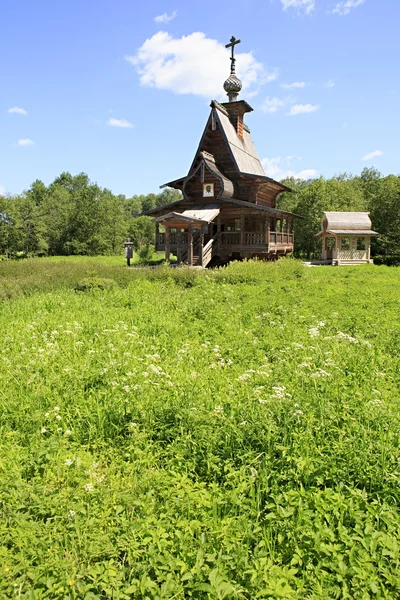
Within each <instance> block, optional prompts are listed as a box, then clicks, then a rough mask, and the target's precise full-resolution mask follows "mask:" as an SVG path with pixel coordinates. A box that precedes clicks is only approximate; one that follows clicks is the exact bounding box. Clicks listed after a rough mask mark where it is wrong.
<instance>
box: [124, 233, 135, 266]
mask: <svg viewBox="0 0 400 600" xmlns="http://www.w3.org/2000/svg"><path fill="white" fill-rule="evenodd" d="M124 247H125V258H126V264H127V265H128V267H130V266H131V258H133V242H132V241H131V238H129V237H128V238H127V240H126V242H124Z"/></svg>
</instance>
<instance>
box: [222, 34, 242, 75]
mask: <svg viewBox="0 0 400 600" xmlns="http://www.w3.org/2000/svg"><path fill="white" fill-rule="evenodd" d="M240 42H241V40H237V39H236V38H235V36H232V37H231V39H230V43H229V44H226V45H225V48H232V55H231V73H234V72H235V61H236V58H235V46H236V44H240Z"/></svg>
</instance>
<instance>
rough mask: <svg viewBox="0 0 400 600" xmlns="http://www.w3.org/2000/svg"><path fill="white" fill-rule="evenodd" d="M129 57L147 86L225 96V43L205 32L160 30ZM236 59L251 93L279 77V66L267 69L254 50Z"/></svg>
mask: <svg viewBox="0 0 400 600" xmlns="http://www.w3.org/2000/svg"><path fill="white" fill-rule="evenodd" d="M125 59H126V60H127V61H128V62H130V63H131V64H132V65H133V66H134V68H135V70H136V71H137V73H138V74H139V80H140V83H141V85H143V86H147V87H154V88H158V89H162V90H169V91H171V92H173V93H175V94H194V95H197V96H202V97H205V98H210V97H217V98H221V97H223V94H224V92H223V88H222V86H223V82H224V81H225V79H226V78H227V77H228V75H229V68H230V63H229V53H228V51H227V49H226V48H225V46H224V45H223V44H220V43H219V42H218V41H217V40H213V39H211V38H208V37H207V36H206V35H205V34H204V33H202V32H194V33H191V34H189V35H186V36H182V37H181V38H174V37H173V36H171V35H170V34H169V33H167V32H165V31H159V32H158V33H156V34H155V35H153V36H152V37H151V38H149V39H147V40H146V41H145V42H144V43H143V44H142V46H141V47H140V48H139V49H138V51H137V52H136V54H135V55H133V56H125ZM236 59H237V62H236V72H237V75H238V77H239V78H240V79H241V80H242V82H243V89H244V90H247V92H248V93H251V92H252V91H254V90H255V89H257V88H258V87H259V86H260V85H262V84H264V83H267V82H268V81H273V80H274V79H276V78H277V77H278V72H277V69H273V70H267V69H265V68H264V66H263V65H262V64H261V63H260V62H258V61H257V60H256V59H255V58H254V56H253V55H252V54H251V52H237V54H236Z"/></svg>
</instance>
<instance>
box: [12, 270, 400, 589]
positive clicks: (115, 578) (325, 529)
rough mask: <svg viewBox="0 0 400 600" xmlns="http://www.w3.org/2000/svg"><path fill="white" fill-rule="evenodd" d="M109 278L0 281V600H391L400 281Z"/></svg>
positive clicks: (275, 274)
mask: <svg viewBox="0 0 400 600" xmlns="http://www.w3.org/2000/svg"><path fill="white" fill-rule="evenodd" d="M107 260H110V262H109V264H107ZM107 260H105V259H102V260H101V261H99V262H97V263H96V261H95V260H94V259H91V261H83V262H82V263H79V261H76V260H75V261H69V260H65V261H63V260H61V261H56V260H53V261H36V262H34V261H32V262H29V263H28V262H26V263H22V262H21V263H19V264H18V267H19V266H20V265H22V267H24V266H25V269H26V268H27V271H24V270H23V268H21V270H20V271H16V272H13V271H12V270H10V272H9V274H8V275H7V278H8V281H9V285H12V284H15V285H19V286H21V287H24V286H25V289H29V293H30V294H29V295H27V296H25V297H20V298H16V299H14V300H11V301H4V302H2V303H1V304H0V341H1V343H0V443H1V448H0V457H1V458H0V569H1V576H0V597H1V598H27V599H32V600H33V599H34V600H42V599H45V598H46V599H52V600H58V599H60V600H61V599H63V600H64V599H87V600H89V599H90V600H94V599H101V600H106V599H110V598H113V599H121V600H122V599H126V600H128V599H131V598H135V599H140V600H145V599H146V600H161V599H171V600H172V598H174V599H184V598H194V599H234V598H238V599H247V600H254V599H256V598H271V599H275V598H288V599H299V600H300V599H321V600H327V599H335V598H337V599H339V598H340V599H341V598H349V599H350V598H351V599H360V600H361V599H362V600H366V599H375V598H386V599H394V598H398V597H400V569H399V531H400V515H399V501H400V487H399V479H400V447H399V440H400V435H399V434H400V418H399V408H400V402H399V372H400V371H399V369H400V343H399V342H400V322H399V308H400V271H398V270H396V269H393V268H388V267H384V266H382V267H375V266H372V265H371V266H366V267H363V266H361V267H349V268H336V269H335V268H329V267H317V268H312V269H310V268H306V267H303V266H302V265H301V264H300V263H298V262H296V261H293V260H284V261H279V262H277V263H272V264H264V263H259V262H248V263H232V264H231V265H230V266H229V267H227V268H223V269H220V270H216V271H212V272H211V271H205V272H202V271H200V272H199V271H194V270H188V269H171V268H168V267H162V268H160V269H148V270H144V269H143V270H141V269H137V270H135V269H130V270H129V269H127V268H125V270H124V271H122V267H121V270H120V269H119V267H116V266H115V264H112V261H111V259H107ZM89 263H90V265H89ZM95 263H96V264H95ZM43 265H44V266H43ZM46 265H47V266H46ZM93 265H95V266H93ZM53 267H54V268H53ZM7 268H8V267H7ZM36 268H37V270H36ZM89 268H90V269H93V270H95V271H96V275H92V276H93V277H95V276H96V277H104V278H106V279H112V280H114V282H115V283H114V284H113V285H110V286H105V287H106V289H101V286H100V287H99V286H90V285H88V286H86V287H85V290H86V291H82V292H80V293H78V292H75V291H74V288H75V287H76V286H77V284H78V283H79V281H81V280H82V279H83V278H85V277H91V275H88V274H87V270H88V269H89ZM41 269H48V271H47V272H48V273H49V279H48V280H47V279H46V275H45V272H46V271H43V270H41ZM62 269H64V273H65V285H64V286H60V277H61V276H60V271H61V270H62ZM55 271H56V274H54V273H55ZM3 277H4V271H3ZM35 278H36V281H40V282H41V283H43V285H41V287H40V286H38V289H37V290H36V292H35V293H33V289H32V286H30V287H29V286H28V285H27V283H26V281H27V279H29V280H30V281H31V282H32V281H33V280H34V279H35ZM52 282H53V283H54V286H53V289H51V284H52Z"/></svg>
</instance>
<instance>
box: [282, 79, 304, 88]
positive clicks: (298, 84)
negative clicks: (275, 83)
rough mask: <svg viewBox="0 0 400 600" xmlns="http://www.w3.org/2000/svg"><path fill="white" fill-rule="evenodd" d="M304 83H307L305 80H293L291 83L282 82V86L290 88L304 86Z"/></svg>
mask: <svg viewBox="0 0 400 600" xmlns="http://www.w3.org/2000/svg"><path fill="white" fill-rule="evenodd" d="M306 85H309V84H308V83H306V82H305V81H294V82H293V83H284V84H283V85H282V87H283V88H286V89H292V88H305V87H306Z"/></svg>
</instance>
